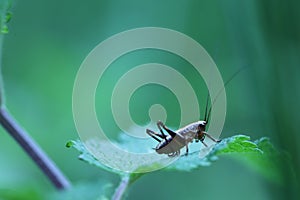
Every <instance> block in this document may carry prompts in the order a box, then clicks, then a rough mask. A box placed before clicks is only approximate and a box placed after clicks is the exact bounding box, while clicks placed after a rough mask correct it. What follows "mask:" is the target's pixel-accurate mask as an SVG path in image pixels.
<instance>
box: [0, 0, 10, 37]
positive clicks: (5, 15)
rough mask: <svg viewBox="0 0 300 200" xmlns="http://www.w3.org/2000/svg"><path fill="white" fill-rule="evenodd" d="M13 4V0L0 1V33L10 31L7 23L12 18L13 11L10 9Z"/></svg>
mask: <svg viewBox="0 0 300 200" xmlns="http://www.w3.org/2000/svg"><path fill="white" fill-rule="evenodd" d="M10 6H11V2H10V1H8V0H1V1H0V34H5V33H8V26H7V23H8V22H9V21H10V19H11V16H12V14H11V12H9V11H8V9H9V8H10Z"/></svg>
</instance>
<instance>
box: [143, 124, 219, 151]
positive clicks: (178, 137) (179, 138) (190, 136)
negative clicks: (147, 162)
mask: <svg viewBox="0 0 300 200" xmlns="http://www.w3.org/2000/svg"><path fill="white" fill-rule="evenodd" d="M206 123H207V122H206V121H197V122H194V123H191V124H189V125H187V126H185V127H183V128H181V129H179V130H177V131H172V130H171V129H169V128H168V127H166V126H165V125H164V124H163V123H162V122H161V121H159V122H157V127H158V129H159V131H160V133H161V134H158V133H155V132H154V131H152V130H150V129H147V130H146V133H147V134H148V135H150V136H151V137H152V138H154V139H155V140H157V141H158V142H159V143H158V145H157V146H156V147H155V148H154V150H155V151H156V152H157V153H158V154H167V155H168V156H170V157H173V156H177V155H179V154H180V149H182V148H183V147H186V155H187V154H188V152H189V148H188V144H189V143H190V142H193V140H195V141H196V142H199V141H201V142H202V143H203V144H204V146H206V147H207V145H206V144H205V143H204V139H205V136H207V137H208V138H210V139H211V140H212V141H214V142H220V140H216V139H214V138H213V137H212V136H210V135H209V134H208V133H207V132H205V127H206ZM163 130H164V131H166V132H167V133H168V134H169V135H166V134H165V133H164V132H163Z"/></svg>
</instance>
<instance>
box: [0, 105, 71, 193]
mask: <svg viewBox="0 0 300 200" xmlns="http://www.w3.org/2000/svg"><path fill="white" fill-rule="evenodd" d="M0 124H1V125H2V126H3V127H4V128H5V129H6V131H7V132H8V133H9V134H10V135H11V136H12V137H13V138H14V139H15V140H16V141H17V142H18V143H19V144H20V146H21V147H22V148H23V149H24V151H25V152H26V153H27V154H28V155H29V156H30V157H31V158H32V160H33V161H34V162H35V163H36V164H37V165H38V166H39V167H40V169H41V170H42V171H43V172H44V174H45V175H46V176H47V177H48V178H49V179H50V181H51V182H52V183H53V185H54V186H55V187H56V188H57V189H67V188H69V187H70V183H69V181H68V179H67V178H66V177H65V176H64V175H63V174H62V172H61V171H60V170H59V169H58V168H57V166H56V165H55V164H54V163H53V161H52V160H51V159H50V158H49V157H48V156H47V155H46V154H45V152H44V151H43V150H42V149H41V148H40V147H39V146H38V145H37V144H36V143H35V142H34V140H33V139H32V138H31V137H30V136H29V135H28V134H27V133H26V131H25V130H24V129H23V128H21V127H20V125H19V124H18V123H17V122H16V121H15V120H14V119H13V117H12V116H11V115H10V114H9V113H8V111H7V110H6V108H5V107H4V106H2V107H1V108H0Z"/></svg>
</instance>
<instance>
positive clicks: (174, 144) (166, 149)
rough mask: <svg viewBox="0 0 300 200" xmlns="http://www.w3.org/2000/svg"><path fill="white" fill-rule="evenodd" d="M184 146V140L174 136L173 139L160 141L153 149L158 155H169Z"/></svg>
mask: <svg viewBox="0 0 300 200" xmlns="http://www.w3.org/2000/svg"><path fill="white" fill-rule="evenodd" d="M184 146H185V140H184V139H183V138H181V137H178V136H176V137H175V138H167V139H165V140H162V141H161V142H160V143H159V144H158V145H157V146H156V148H155V150H156V152H157V153H159V154H170V153H174V152H177V151H179V150H180V149H181V148H182V147H184Z"/></svg>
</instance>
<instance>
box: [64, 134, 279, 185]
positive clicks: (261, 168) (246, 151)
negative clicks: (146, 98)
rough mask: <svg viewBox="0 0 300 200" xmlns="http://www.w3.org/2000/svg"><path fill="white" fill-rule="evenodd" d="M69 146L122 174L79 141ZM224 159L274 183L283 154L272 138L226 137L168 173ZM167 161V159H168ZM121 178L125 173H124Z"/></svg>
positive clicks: (184, 159)
mask: <svg viewBox="0 0 300 200" xmlns="http://www.w3.org/2000/svg"><path fill="white" fill-rule="evenodd" d="M123 142H124V141H123ZM120 143H121V145H122V144H123V143H122V141H121V142H120ZM123 145H124V144H123ZM138 146H139V144H136V148H138ZM67 147H74V148H75V149H77V150H78V151H79V152H80V155H79V159H80V160H83V161H85V162H87V163H89V164H92V165H94V166H97V167H100V168H102V169H105V170H109V171H112V172H115V173H119V174H120V172H118V171H115V170H113V169H110V168H108V167H106V166H104V165H103V164H101V163H100V162H99V161H98V160H97V159H96V158H95V157H94V156H93V155H91V154H90V153H89V151H87V149H86V148H85V147H84V145H83V144H82V143H81V142H80V141H79V140H77V141H70V142H68V143H67ZM222 156H230V157H232V158H235V159H237V160H241V161H243V162H244V163H246V164H248V165H249V166H251V167H252V168H254V169H255V170H257V171H258V172H261V173H262V175H265V176H267V177H269V178H274V179H275V181H278V180H279V179H280V178H281V176H280V170H279V169H278V162H277V161H279V157H280V155H279V153H278V152H277V151H276V150H275V149H274V147H273V146H272V144H271V143H270V141H269V139H268V138H261V139H259V140H256V141H254V142H252V141H250V137H249V136H245V135H236V136H232V137H229V138H225V139H223V140H222V141H221V142H220V143H217V144H215V145H213V146H211V147H210V148H205V149H203V150H201V151H197V152H193V153H190V154H189V155H188V156H185V155H182V156H180V158H179V159H178V160H176V161H175V162H174V163H172V164H171V165H169V166H168V167H166V168H165V170H178V171H192V170H196V169H199V168H201V167H206V166H210V165H211V164H212V163H213V162H214V161H216V160H218V159H219V158H220V157H222ZM166 159H168V157H167V156H166ZM245 161H247V162H245ZM141 167H145V166H141ZM150 167H151V166H150ZM121 175H124V174H122V173H121ZM141 175H142V174H139V173H132V174H129V177H130V179H131V180H133V181H134V180H136V179H138V178H139V177H140V176H141Z"/></svg>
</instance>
